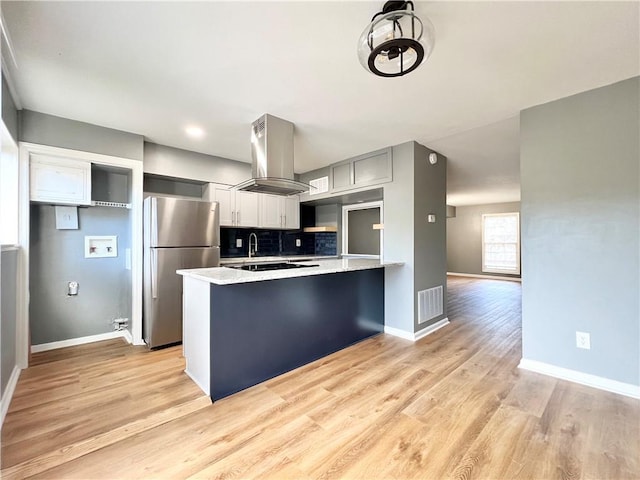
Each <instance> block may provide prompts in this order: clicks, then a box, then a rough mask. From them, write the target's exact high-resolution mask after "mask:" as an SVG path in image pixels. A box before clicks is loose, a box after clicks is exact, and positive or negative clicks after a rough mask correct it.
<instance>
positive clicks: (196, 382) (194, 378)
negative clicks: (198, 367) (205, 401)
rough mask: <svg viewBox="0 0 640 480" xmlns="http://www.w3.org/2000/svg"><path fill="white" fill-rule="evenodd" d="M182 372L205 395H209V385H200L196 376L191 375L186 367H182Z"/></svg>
mask: <svg viewBox="0 0 640 480" xmlns="http://www.w3.org/2000/svg"><path fill="white" fill-rule="evenodd" d="M184 373H186V374H187V377H189V378H190V379H191V381H192V382H193V383H195V384H196V385H197V386H198V387H199V388H200V390H202V391H203V392H204V393H205V394H206V395H211V392H209V387H207V386H205V385H202V384H201V383H200V381H199V380H198V377H197V376H196V375H192V374H191V372H189V369H188V368H185V369H184Z"/></svg>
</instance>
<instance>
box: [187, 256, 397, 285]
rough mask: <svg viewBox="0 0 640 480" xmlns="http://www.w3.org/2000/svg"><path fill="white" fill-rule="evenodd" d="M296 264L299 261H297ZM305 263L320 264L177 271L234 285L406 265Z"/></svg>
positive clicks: (338, 261)
mask: <svg viewBox="0 0 640 480" xmlns="http://www.w3.org/2000/svg"><path fill="white" fill-rule="evenodd" d="M263 258H264V257H263ZM292 263H296V262H295V261H294V262H292ZM304 263H308V264H312V265H317V267H307V268H292V269H289V270H269V271H261V272H250V271H247V270H240V269H236V268H229V267H214V268H195V269H191V270H178V271H177V273H178V274H179V275H183V276H188V277H191V278H195V279H197V280H202V281H205V282H209V283H214V284H216V285H233V284H237V283H248V282H262V281H265V280H278V279H281V278H296V277H307V276H310V275H325V274H328V273H341V272H352V271H355V270H369V269H372V268H383V267H391V266H400V265H404V264H403V263H402V262H380V260H377V259H370V258H334V259H331V260H313V261H311V262H304Z"/></svg>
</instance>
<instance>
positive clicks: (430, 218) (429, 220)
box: [427, 213, 436, 223]
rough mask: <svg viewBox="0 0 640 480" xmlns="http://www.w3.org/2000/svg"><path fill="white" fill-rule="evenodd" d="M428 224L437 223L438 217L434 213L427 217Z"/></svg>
mask: <svg viewBox="0 0 640 480" xmlns="http://www.w3.org/2000/svg"><path fill="white" fill-rule="evenodd" d="M427 222H429V223H436V216H435V215H434V214H433V213H430V214H429V215H427Z"/></svg>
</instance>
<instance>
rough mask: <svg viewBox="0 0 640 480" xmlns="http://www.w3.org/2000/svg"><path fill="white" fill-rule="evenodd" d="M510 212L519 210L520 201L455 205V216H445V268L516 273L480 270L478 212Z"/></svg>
mask: <svg viewBox="0 0 640 480" xmlns="http://www.w3.org/2000/svg"><path fill="white" fill-rule="evenodd" d="M512 212H520V202H509V203H491V204H486V205H470V206H462V207H456V216H455V217H451V218H447V271H448V272H455V273H469V274H473V275H491V276H498V275H499V276H504V277H520V275H506V274H505V275H502V274H498V273H486V272H483V271H482V215H484V214H487V213H512Z"/></svg>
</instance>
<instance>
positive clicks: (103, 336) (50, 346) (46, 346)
mask: <svg viewBox="0 0 640 480" xmlns="http://www.w3.org/2000/svg"><path fill="white" fill-rule="evenodd" d="M124 332H127V333H128V331H127V330H115V331H113V332H108V333H100V334H98V335H89V336H88V337H78V338H70V339H69V340H61V341H59V342H51V343H41V344H40V345H31V353H38V352H46V351H47V350H55V349H56V348H65V347H73V346H75V345H84V344H85V343H93V342H101V341H103V340H111V339H112V338H119V337H124V338H125V339H127V335H126V334H125V333H124ZM129 337H131V334H129ZM127 341H128V339H127Z"/></svg>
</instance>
